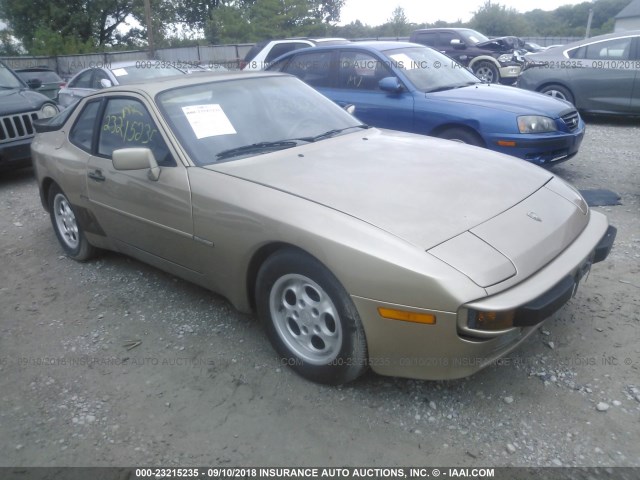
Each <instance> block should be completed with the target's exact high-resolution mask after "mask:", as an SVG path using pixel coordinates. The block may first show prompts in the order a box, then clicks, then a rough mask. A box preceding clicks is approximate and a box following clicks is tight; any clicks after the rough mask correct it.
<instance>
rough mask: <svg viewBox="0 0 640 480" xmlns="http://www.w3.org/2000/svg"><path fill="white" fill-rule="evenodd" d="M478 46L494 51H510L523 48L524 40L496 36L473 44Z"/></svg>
mask: <svg viewBox="0 0 640 480" xmlns="http://www.w3.org/2000/svg"><path fill="white" fill-rule="evenodd" d="M475 46H476V47H478V48H486V49H487V50H493V51H495V52H510V51H513V50H518V49H522V48H524V40H522V39H521V38H518V37H511V36H509V37H498V38H492V39H491V40H489V41H487V42H480V43H477V44H476V45H475Z"/></svg>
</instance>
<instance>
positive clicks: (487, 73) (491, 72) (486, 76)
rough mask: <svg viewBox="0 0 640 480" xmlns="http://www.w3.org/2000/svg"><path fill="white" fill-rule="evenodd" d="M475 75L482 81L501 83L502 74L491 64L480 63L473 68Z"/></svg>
mask: <svg viewBox="0 0 640 480" xmlns="http://www.w3.org/2000/svg"><path fill="white" fill-rule="evenodd" d="M473 73H475V74H476V77H478V78H479V79H480V80H482V81H484V82H487V83H498V82H499V81H500V72H498V68H497V67H496V66H495V65H494V64H493V63H491V62H478V63H476V64H475V65H474V66H473Z"/></svg>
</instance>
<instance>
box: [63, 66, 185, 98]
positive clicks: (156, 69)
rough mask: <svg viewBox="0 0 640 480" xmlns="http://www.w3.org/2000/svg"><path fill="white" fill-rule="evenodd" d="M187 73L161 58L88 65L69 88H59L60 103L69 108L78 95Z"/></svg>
mask: <svg viewBox="0 0 640 480" xmlns="http://www.w3.org/2000/svg"><path fill="white" fill-rule="evenodd" d="M184 73H186V72H185V71H183V70H181V69H179V68H176V67H175V66H174V65H172V64H171V63H169V62H162V61H160V60H131V61H126V62H113V63H110V64H105V65H104V66H102V67H89V68H85V69H84V70H81V71H80V72H78V73H77V74H76V75H75V76H74V77H73V78H72V79H71V80H69V83H67V85H66V87H63V88H61V89H60V91H59V92H58V104H59V105H60V106H61V107H62V108H66V107H68V106H69V105H71V104H72V103H73V102H75V101H76V100H78V98H82V97H86V96H87V95H89V94H90V93H93V92H95V91H96V90H100V89H103V88H107V87H112V86H115V85H128V84H130V83H136V82H143V81H146V80H153V79H156V78H159V77H167V76H172V75H180V74H184Z"/></svg>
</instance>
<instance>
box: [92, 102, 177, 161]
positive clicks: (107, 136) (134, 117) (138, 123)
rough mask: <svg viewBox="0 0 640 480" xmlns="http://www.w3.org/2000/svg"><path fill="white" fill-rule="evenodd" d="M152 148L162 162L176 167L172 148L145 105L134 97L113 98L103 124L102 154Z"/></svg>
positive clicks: (99, 148)
mask: <svg viewBox="0 0 640 480" xmlns="http://www.w3.org/2000/svg"><path fill="white" fill-rule="evenodd" d="M136 147H144V148H149V149H151V151H152V152H153V155H154V156H155V158H156V161H157V162H158V165H160V166H165V167H170V166H175V165H176V162H175V160H174V159H173V157H172V155H171V153H170V152H169V148H168V147H167V144H166V143H165V141H164V139H163V138H162V135H161V134H160V132H159V131H158V129H157V127H156V124H155V122H154V121H153V119H152V118H151V115H150V114H149V112H148V111H147V109H146V108H145V106H144V105H142V103H141V102H139V101H138V100H135V99H132V98H112V99H110V100H109V101H108V102H107V105H106V107H105V109H104V114H103V115H102V120H101V123H100V133H99V139H98V155H100V156H103V157H108V158H111V156H112V154H113V151H114V150H118V149H121V148H136Z"/></svg>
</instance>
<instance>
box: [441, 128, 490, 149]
mask: <svg viewBox="0 0 640 480" xmlns="http://www.w3.org/2000/svg"><path fill="white" fill-rule="evenodd" d="M438 136H439V137H440V138H444V139H445V140H452V141H454V142H460V143H466V144H467V145H473V146H476V147H484V146H485V145H484V142H483V141H482V138H480V136H479V135H478V134H476V133H474V132H471V131H469V130H465V129H463V128H450V129H448V130H445V131H444V132H442V133H441V134H440V135H438Z"/></svg>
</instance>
